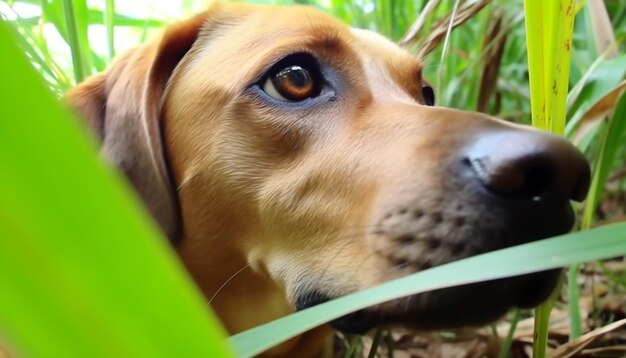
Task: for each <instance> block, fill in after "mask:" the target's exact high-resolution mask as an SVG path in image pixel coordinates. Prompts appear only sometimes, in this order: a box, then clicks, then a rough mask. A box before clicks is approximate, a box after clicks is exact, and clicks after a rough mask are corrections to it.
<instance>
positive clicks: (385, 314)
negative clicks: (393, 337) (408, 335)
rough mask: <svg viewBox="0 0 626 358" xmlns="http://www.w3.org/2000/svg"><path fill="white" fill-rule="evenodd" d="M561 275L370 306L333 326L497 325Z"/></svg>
mask: <svg viewBox="0 0 626 358" xmlns="http://www.w3.org/2000/svg"><path fill="white" fill-rule="evenodd" d="M560 272H561V270H552V271H546V272H539V273H535V274H530V275H524V276H518V277H512V278H506V279H499V280H493V281H487V282H481V283H476V284H470V285H464V286H458V287H452V288H446V289H441V290H435V291H430V292H425V293H420V294H417V295H412V296H408V297H405V298H401V299H397V300H393V301H389V302H386V303H383V304H380V305H377V306H373V307H369V308H366V309H363V310H360V311H356V312H354V313H351V314H348V315H346V316H343V317H340V318H338V319H336V320H334V321H331V322H330V325H331V326H332V327H333V328H334V329H337V330H339V331H342V332H345V333H355V334H364V333H366V332H367V331H369V330H370V329H372V328H374V327H380V326H403V327H408V328H414V329H426V330H433V329H454V328H461V327H471V326H481V325H485V324H488V323H489V322H492V321H494V320H496V319H498V318H499V317H501V316H502V315H503V314H504V313H506V312H507V310H509V309H510V308H512V307H520V308H531V307H534V306H536V305H537V304H539V303H541V302H543V301H544V300H545V299H546V298H547V297H548V296H549V295H550V293H551V292H552V290H553V289H554V287H555V285H556V283H557V281H558V277H559V275H560ZM330 299H331V298H330V297H329V296H327V295H325V294H323V293H321V292H319V291H313V292H306V293H303V294H301V295H300V296H298V299H297V301H296V307H297V309H298V310H302V309H305V308H309V307H312V306H315V305H318V304H320V303H323V302H326V301H329V300H330Z"/></svg>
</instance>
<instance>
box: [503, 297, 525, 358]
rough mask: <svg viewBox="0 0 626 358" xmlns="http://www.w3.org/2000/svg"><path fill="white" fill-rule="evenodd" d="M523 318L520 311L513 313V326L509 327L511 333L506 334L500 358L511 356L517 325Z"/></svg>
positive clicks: (516, 310)
mask: <svg viewBox="0 0 626 358" xmlns="http://www.w3.org/2000/svg"><path fill="white" fill-rule="evenodd" d="M520 317H521V313H520V310H519V309H517V308H516V309H515V310H514V311H513V317H512V318H511V326H510V327H509V331H508V332H507V334H506V338H505V339H504V342H502V347H500V354H499V355H498V357H499V358H507V357H509V356H510V355H511V346H512V345H513V335H514V334H515V330H516V329H517V323H518V322H519V320H520Z"/></svg>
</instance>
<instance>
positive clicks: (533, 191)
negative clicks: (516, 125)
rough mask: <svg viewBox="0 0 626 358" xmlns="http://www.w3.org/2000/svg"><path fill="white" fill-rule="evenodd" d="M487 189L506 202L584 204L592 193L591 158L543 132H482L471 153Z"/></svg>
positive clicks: (471, 161) (470, 159)
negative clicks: (547, 200)
mask: <svg viewBox="0 0 626 358" xmlns="http://www.w3.org/2000/svg"><path fill="white" fill-rule="evenodd" d="M465 162H466V163H467V164H468V165H470V166H471V168H472V170H473V172H474V174H475V175H476V176H477V177H478V179H479V180H480V182H481V184H482V185H483V186H484V187H485V188H486V189H487V190H488V191H490V192H491V193H493V194H496V195H497V196H500V197H507V196H511V197H518V198H519V197H527V198H530V199H534V200H540V199H544V198H551V199H561V200H563V199H564V200H568V199H573V200H576V201H582V200H583V199H584V198H585V196H586V194H587V190H588V188H589V181H590V170H589V164H588V162H587V160H586V159H585V157H584V156H583V155H582V153H580V151H578V149H576V148H575V147H574V146H573V145H572V144H570V143H569V142H567V141H566V140H564V139H561V138H559V137H557V136H554V135H552V134H548V133H543V132H538V131H519V130H498V131H495V132H492V133H481V134H480V135H479V136H478V137H477V138H476V140H475V141H473V143H472V144H471V145H470V147H469V150H468V151H467V152H466V157H465Z"/></svg>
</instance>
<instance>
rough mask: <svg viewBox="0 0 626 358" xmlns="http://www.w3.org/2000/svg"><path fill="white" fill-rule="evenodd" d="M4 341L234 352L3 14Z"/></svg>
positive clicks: (60, 351)
mask: <svg viewBox="0 0 626 358" xmlns="http://www.w3.org/2000/svg"><path fill="white" fill-rule="evenodd" d="M0 43H2V47H3V48H2V50H3V54H2V56H1V57H0V78H1V79H2V80H1V81H0V109H1V111H2V115H1V116H0V172H2V175H0V197H2V205H0V283H1V289H2V294H0V307H2V309H1V310H0V342H2V343H1V344H0V345H6V346H7V347H9V349H10V350H11V351H14V352H15V353H16V354H17V355H18V356H30V357H117V356H127V357H144V356H150V357H191V356H204V357H229V356H232V355H231V353H230V351H229V348H228V347H227V346H226V345H225V343H224V339H223V337H224V333H223V331H222V330H221V329H220V328H219V327H218V325H217V324H216V321H215V319H214V318H213V316H212V314H211V312H210V310H209V308H208V306H207V304H206V303H205V302H204V300H203V299H202V298H201V296H200V294H199V293H198V292H197V291H196V289H195V288H194V286H193V284H192V283H191V282H190V280H189V279H188V278H187V277H186V275H185V274H184V270H183V268H182V267H181V266H180V264H179V263H178V262H177V261H176V259H175V258H174V256H173V253H172V251H171V249H169V248H168V243H167V242H166V241H165V240H164V239H163V238H161V236H160V235H159V234H158V233H157V229H156V227H155V225H154V224H150V223H149V219H148V215H147V214H146V213H145V212H144V211H143V210H142V209H140V206H139V204H138V203H136V202H135V201H133V200H131V199H132V198H133V197H134V195H133V194H131V192H130V190H129V189H128V188H127V187H126V186H125V185H123V183H122V181H121V180H120V179H119V178H118V177H117V175H112V174H113V172H112V170H111V169H110V168H105V167H104V166H103V165H102V163H101V162H100V161H98V160H97V157H96V147H95V146H94V145H93V144H92V143H88V142H87V141H86V140H85V134H84V133H83V131H82V130H81V128H80V126H79V122H78V121H77V120H74V119H73V118H71V117H70V116H69V115H68V113H67V112H66V111H64V110H63V109H62V108H61V107H60V106H59V104H58V103H57V102H56V100H55V99H54V98H53V96H52V95H51V94H50V93H49V92H48V91H46V90H45V89H44V87H43V84H42V80H41V79H40V78H39V77H38V76H37V74H36V73H35V71H34V70H33V69H32V68H30V66H29V65H28V63H27V61H26V58H25V57H24V55H23V53H21V52H22V51H20V50H19V49H18V48H17V46H16V45H15V43H14V40H13V39H12V38H11V37H10V32H9V30H8V28H7V25H6V24H5V23H4V22H1V21H0Z"/></svg>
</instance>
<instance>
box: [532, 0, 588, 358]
mask: <svg viewBox="0 0 626 358" xmlns="http://www.w3.org/2000/svg"><path fill="white" fill-rule="evenodd" d="M524 13H525V15H526V34H527V35H526V36H527V37H526V41H527V49H528V66H529V72H530V78H529V82H530V93H531V112H532V124H533V126H535V127H538V128H541V129H545V130H549V131H551V132H552V133H555V134H559V135H562V134H563V132H564V130H565V108H566V96H567V91H568V85H569V68H570V58H571V46H572V36H573V29H574V27H573V26H574V15H575V6H574V0H555V1H548V2H545V1H540V0H524ZM574 270H576V267H574V268H570V270H569V275H568V276H569V278H570V282H576V275H577V274H576V272H574ZM556 292H558V290H557V291H556ZM571 292H572V294H576V291H575V290H572V291H571ZM556 296H557V295H556V294H554V295H553V297H551V298H550V299H549V300H548V301H547V302H545V303H544V304H542V305H541V306H539V307H538V308H537V309H536V310H535V340H534V342H533V357H535V358H543V357H545V355H546V348H547V341H548V326H549V321H550V311H551V310H552V307H553V306H554V302H555V300H556ZM570 299H573V301H575V302H577V297H570ZM571 309H572V310H573V309H576V310H577V309H578V306H576V307H572V308H571ZM572 324H580V319H578V322H573V323H572Z"/></svg>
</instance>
